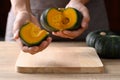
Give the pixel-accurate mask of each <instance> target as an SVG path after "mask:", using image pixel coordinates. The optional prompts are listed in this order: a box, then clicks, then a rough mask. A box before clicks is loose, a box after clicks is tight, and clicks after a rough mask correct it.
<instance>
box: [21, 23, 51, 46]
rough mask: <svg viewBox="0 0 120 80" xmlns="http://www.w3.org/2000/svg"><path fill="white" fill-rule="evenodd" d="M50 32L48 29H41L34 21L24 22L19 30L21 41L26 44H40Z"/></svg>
mask: <svg viewBox="0 0 120 80" xmlns="http://www.w3.org/2000/svg"><path fill="white" fill-rule="evenodd" d="M48 35H49V33H48V32H47V31H46V30H41V29H40V28H39V27H37V26H36V25H35V24H33V23H32V22H27V23H26V24H24V25H23V26H22V27H21V28H20V31H19V36H20V39H21V41H22V42H23V44H24V45H26V46H29V47H31V46H38V45H40V43H41V42H42V41H43V40H45V39H46V38H47V37H48Z"/></svg>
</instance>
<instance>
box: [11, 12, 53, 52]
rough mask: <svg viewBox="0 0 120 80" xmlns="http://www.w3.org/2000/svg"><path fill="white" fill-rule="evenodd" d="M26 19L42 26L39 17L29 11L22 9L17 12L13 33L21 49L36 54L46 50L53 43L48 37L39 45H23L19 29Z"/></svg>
mask: <svg viewBox="0 0 120 80" xmlns="http://www.w3.org/2000/svg"><path fill="white" fill-rule="evenodd" d="M26 21H31V22H33V23H34V24H35V25H37V26H40V25H39V23H38V21H37V19H36V18H35V17H34V16H33V15H32V14H31V13H29V12H27V11H21V12H19V13H17V15H16V19H15V22H14V27H13V35H14V39H15V40H16V41H17V42H18V43H19V45H20V47H21V49H22V50H23V51H24V52H28V53H31V54H35V53H37V52H39V51H42V50H44V49H45V48H46V47H47V46H48V45H49V44H50V43H51V40H52V39H51V38H50V37H48V38H47V39H46V40H45V41H43V42H42V43H41V44H40V45H39V46H34V47H28V46H23V44H22V42H21V40H20V38H19V34H18V33H19V29H20V27H21V26H22V25H23V24H25V22H26Z"/></svg>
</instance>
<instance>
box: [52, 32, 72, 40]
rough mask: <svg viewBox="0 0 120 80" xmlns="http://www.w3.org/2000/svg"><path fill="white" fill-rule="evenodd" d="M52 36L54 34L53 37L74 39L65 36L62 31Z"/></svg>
mask: <svg viewBox="0 0 120 80" xmlns="http://www.w3.org/2000/svg"><path fill="white" fill-rule="evenodd" d="M52 34H53V35H55V36H59V37H62V38H69V39H73V37H71V36H69V35H66V34H64V33H63V32H62V31H60V32H53V33H52Z"/></svg>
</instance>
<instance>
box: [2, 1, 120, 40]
mask: <svg viewBox="0 0 120 80" xmlns="http://www.w3.org/2000/svg"><path fill="white" fill-rule="evenodd" d="M104 1H105V6H106V11H107V15H108V20H109V25H110V26H109V28H110V30H111V31H113V32H115V33H118V34H120V0H104ZM10 7H11V4H10V0H1V2H0V38H3V40H4V36H5V30H6V21H7V16H8V12H9V10H10Z"/></svg>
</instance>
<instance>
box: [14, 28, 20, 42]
mask: <svg viewBox="0 0 120 80" xmlns="http://www.w3.org/2000/svg"><path fill="white" fill-rule="evenodd" d="M18 38H19V30H16V31H14V32H13V39H14V40H17V39H18Z"/></svg>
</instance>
